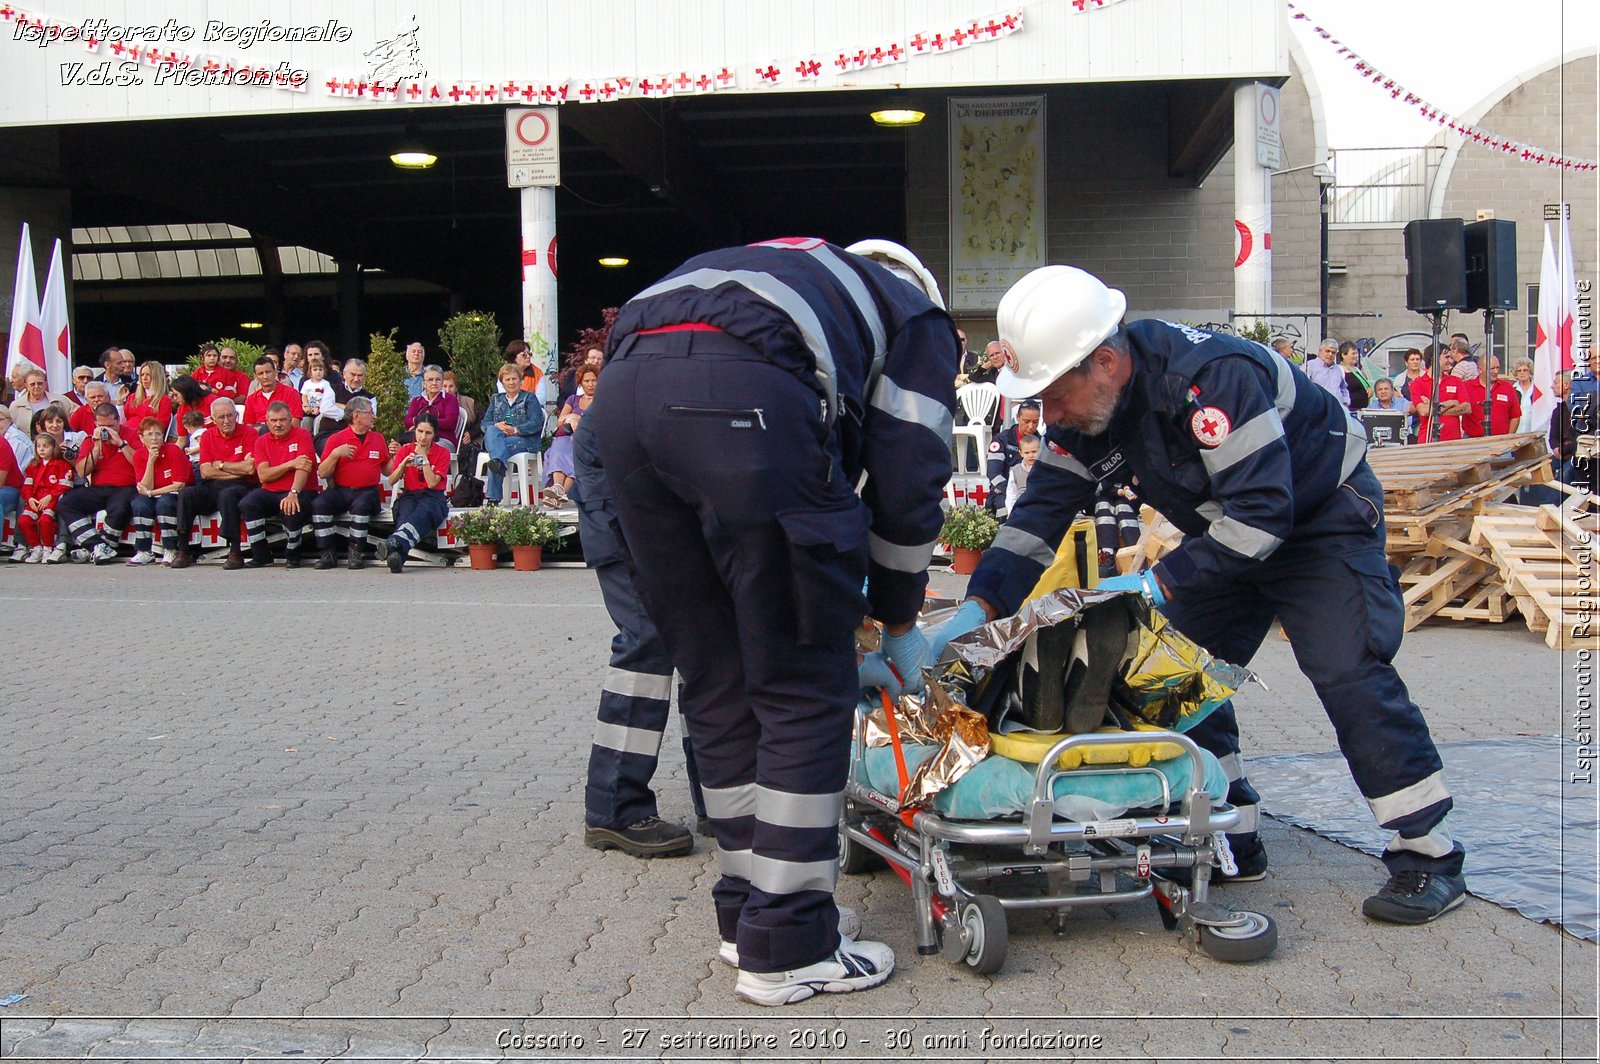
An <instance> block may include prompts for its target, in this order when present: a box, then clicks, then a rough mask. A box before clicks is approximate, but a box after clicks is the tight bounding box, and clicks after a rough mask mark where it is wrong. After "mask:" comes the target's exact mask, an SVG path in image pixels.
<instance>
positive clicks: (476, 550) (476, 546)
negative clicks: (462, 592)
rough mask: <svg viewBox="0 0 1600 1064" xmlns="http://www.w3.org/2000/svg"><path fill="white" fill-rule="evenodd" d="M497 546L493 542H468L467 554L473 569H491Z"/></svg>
mask: <svg viewBox="0 0 1600 1064" xmlns="http://www.w3.org/2000/svg"><path fill="white" fill-rule="evenodd" d="M498 553H499V548H498V547H497V546H496V545H495V544H493V543H468V544H467V555H468V557H470V558H471V559H472V568H474V569H493V568H494V567H495V565H496V558H495V556H496V555H497V554H498Z"/></svg>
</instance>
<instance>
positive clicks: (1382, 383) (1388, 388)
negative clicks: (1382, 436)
mask: <svg viewBox="0 0 1600 1064" xmlns="http://www.w3.org/2000/svg"><path fill="white" fill-rule="evenodd" d="M1367 409H1368V410H1392V411H1394V412H1395V413H1397V414H1409V413H1411V404H1410V403H1408V402H1406V401H1405V400H1404V399H1402V398H1400V397H1399V396H1398V395H1395V394H1394V381H1392V380H1390V379H1389V378H1388V377H1379V378H1378V379H1377V380H1376V381H1374V382H1373V384H1372V402H1371V403H1369V404H1367Z"/></svg>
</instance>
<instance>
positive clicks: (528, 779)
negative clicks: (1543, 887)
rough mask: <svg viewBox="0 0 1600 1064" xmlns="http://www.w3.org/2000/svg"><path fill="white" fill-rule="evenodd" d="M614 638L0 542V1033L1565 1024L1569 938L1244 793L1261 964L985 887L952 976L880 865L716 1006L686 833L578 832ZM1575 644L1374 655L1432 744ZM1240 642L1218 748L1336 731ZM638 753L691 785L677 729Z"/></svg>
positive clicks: (9, 1049)
mask: <svg viewBox="0 0 1600 1064" xmlns="http://www.w3.org/2000/svg"><path fill="white" fill-rule="evenodd" d="M935 583H936V586H938V587H940V588H942V589H943V590H946V591H958V590H959V589H960V586H961V584H960V581H959V579H958V578H953V577H950V576H948V575H946V574H941V575H940V576H939V577H938V578H937V579H936V581H935ZM609 635H610V629H609V626H608V624H607V622H606V618H605V614H604V611H603V609H602V608H601V606H600V599H599V594H598V592H597V590H596V587H595V583H594V580H593V577H592V575H591V574H589V573H587V572H584V571H582V570H571V569H567V570H555V571H550V570H547V571H545V572H541V573H537V574H519V573H513V572H510V571H509V570H504V571H501V572H497V573H494V574H478V573H471V572H466V571H444V570H431V571H420V572H415V573H407V574H406V575H404V576H402V577H392V576H390V575H389V574H388V573H387V572H385V571H381V570H377V571H368V572H364V573H348V572H344V571H335V572H332V573H315V572H312V571H301V572H296V573H289V572H283V571H281V570H274V571H271V572H265V573H255V572H245V573H238V574H228V573H223V572H221V571H220V570H216V569H213V568H202V569H199V570H190V571H188V572H186V573H171V572H162V571H150V570H147V571H128V570H124V569H123V568H122V567H114V568H109V567H108V568H102V569H89V568H85V567H79V566H69V567H56V568H51V569H42V568H39V567H33V566H28V567H20V566H11V567H7V568H6V569H5V570H4V571H0V640H3V645H4V646H5V647H7V648H8V649H9V654H8V660H9V661H11V662H12V663H13V671H12V675H11V678H10V683H8V684H7V686H6V692H5V695H4V697H3V699H0V725H3V736H4V743H3V747H0V749H3V754H0V774H3V775H0V778H3V784H0V997H4V996H5V995H6V994H10V993H23V994H26V995H27V997H26V998H25V999H24V1000H23V1001H21V1002H20V1003H18V1004H15V1005H12V1006H10V1007H8V1008H3V1009H0V1057H4V1058H7V1059H41V1058H47V1057H54V1058H76V1057H80V1056H89V1055H93V1056H95V1057H96V1058H102V1059H123V1060H134V1059H173V1058H189V1059H207V1060H233V1059H247V1058H248V1059H256V1058H262V1057H281V1056H283V1055H286V1054H289V1055H293V1056H297V1057H304V1058H307V1059H333V1058H342V1059H369V1060H372V1059H385V1060H387V1059H397V1060H408V1059H436V1060H444V1059H501V1058H523V1059H571V1060H578V1059H621V1058H625V1057H634V1058H638V1057H644V1058H648V1059H655V1058H658V1057H673V1058H678V1059H687V1058H690V1057H698V1058H700V1059H707V1058H717V1059H731V1058H733V1057H745V1058H749V1059H762V1058H768V1059H773V1058H794V1059H819V1060H842V1059H847V1058H852V1057H856V1058H879V1059H883V1058H890V1059H902V1058H903V1059H930V1060H931V1059H992V1060H1002V1059H1045V1058H1056V1059H1067V1058H1072V1057H1074V1056H1083V1057H1093V1058H1102V1059H1112V1058H1137V1059H1145V1058H1152V1059H1165V1060H1176V1059H1185V1058H1191V1059H1206V1058H1217V1057H1235V1058H1249V1059H1257V1060H1266V1059H1284V1058H1291V1057H1292V1058H1296V1059H1305V1060H1309V1059H1315V1060H1332V1059H1350V1060H1358V1059H1365V1060H1370V1059H1374V1058H1376V1057H1384V1058H1391V1059H1409V1058H1421V1057H1429V1058H1434V1059H1471V1060H1495V1059H1591V1060H1592V1059H1594V1057H1595V1051H1596V1049H1595V1047H1596V1041H1595V1011H1596V978H1595V971H1596V956H1597V953H1596V949H1595V947H1594V946H1593V945H1591V944H1589V943H1585V942H1582V941H1579V940H1577V939H1574V938H1572V937H1571V936H1568V935H1566V934H1564V933H1562V932H1561V931H1559V930H1557V929H1555V928H1552V927H1549V926H1544V925H1539V924H1535V923H1532V922H1531V921H1529V920H1526V919H1524V918H1522V917H1520V916H1518V915H1516V914H1515V913H1511V912H1508V911H1506V910H1502V909H1499V908H1497V907H1495V906H1493V905H1490V904H1487V903H1485V902H1481V901H1478V900H1476V899H1474V900H1471V901H1469V902H1468V903H1467V905H1466V906H1465V907H1464V908H1463V909H1462V910H1460V911H1459V912H1457V913H1455V914H1453V915H1451V916H1450V917H1449V918H1448V919H1446V920H1444V921H1441V922H1440V923H1438V924H1435V925H1432V926H1429V927H1425V928H1394V927H1384V926H1377V925H1373V924H1370V923H1368V922H1366V921H1365V920H1364V919H1363V918H1362V917H1361V915H1360V903H1361V899H1362V898H1363V897H1364V896H1365V895H1366V894H1367V893H1369V892H1370V891H1371V890H1372V889H1373V888H1375V887H1376V886H1377V885H1378V884H1379V883H1380V882H1381V879H1382V874H1381V871H1380V868H1379V865H1378V863H1377V862H1376V861H1374V860H1373V859H1371V858H1369V857H1366V856H1364V855H1362V854H1360V853H1356V852H1354V851H1352V850H1348V849H1345V848H1343V847H1340V846H1338V845H1336V844H1333V843H1331V842H1328V841H1325V840H1323V839H1320V838H1317V837H1316V836H1313V835H1311V834H1308V833H1305V832H1301V831H1298V830H1295V829H1290V828H1287V827H1284V826H1281V825H1278V824H1276V823H1273V822H1269V823H1268V825H1267V827H1266V829H1265V830H1266V838H1267V842H1268V845H1269V847H1270V850H1271V853H1272V861H1273V866H1272V874H1271V876H1270V877H1269V878H1268V879H1267V880H1265V881H1264V882H1261V883H1256V884H1247V885H1239V886H1233V887H1229V888H1227V890H1226V895H1225V900H1228V901H1231V902H1233V903H1235V904H1238V905H1244V906H1248V907H1251V908H1256V909H1259V910H1261V911H1263V912H1266V913H1269V914H1270V915H1272V916H1273V917H1274V919H1276V920H1277V922H1278V924H1279V927H1280V929H1281V945H1280V947H1279V949H1278V952H1277V954H1276V955H1275V956H1274V957H1273V958H1272V959H1271V960H1269V961H1267V962H1264V963H1261V964H1256V965H1247V966H1229V965H1224V964H1218V963H1216V962H1214V961H1211V960H1209V959H1207V958H1206V957H1204V956H1202V955H1197V954H1194V953H1192V952H1190V950H1189V949H1188V948H1187V947H1186V946H1185V945H1184V944H1183V943H1182V942H1181V941H1179V940H1178V939H1177V938H1176V937H1175V936H1173V935H1171V934H1168V933H1167V932H1165V931H1164V930H1163V929H1162V927H1161V924H1160V922H1159V920H1158V919H1157V916H1156V913H1155V911H1154V907H1153V906H1150V905H1144V906H1135V907H1130V908H1121V909H1092V910H1089V911H1086V912H1083V913H1080V914H1079V915H1077V916H1075V917H1074V918H1073V920H1072V922H1071V924H1070V930H1069V933H1067V934H1066V935H1063V936H1057V935H1056V934H1054V933H1053V932H1052V930H1051V929H1050V927H1049V926H1048V925H1047V923H1046V921H1045V918H1044V917H1043V916H1036V915H1028V914H1020V915H1017V916H1016V917H1015V918H1014V919H1013V920H1012V922H1011V929H1012V930H1011V934H1012V942H1011V950H1010V953H1009V955H1008V958H1007V962H1006V966H1005V968H1004V969H1003V970H1002V971H1001V972H1000V973H999V974H998V975H996V976H994V977H992V978H981V977H976V976H973V975H972V974H970V972H969V971H968V970H967V969H964V968H955V967H953V966H951V965H950V964H948V963H947V962H945V961H944V960H943V959H941V958H939V957H918V956H917V955H916V952H915V948H914V945H913V941H912V930H911V929H912V917H911V911H910V905H909V900H908V896H907V893H906V891H905V890H904V889H903V887H902V886H901V885H900V883H899V881H898V880H897V879H896V878H894V877H893V876H892V875H890V874H889V873H879V874H877V875H876V876H873V877H870V878H847V879H845V881H844V882H843V884H842V886H841V888H840V897H841V900H842V901H844V902H845V903H847V904H850V905H854V906H856V907H857V908H859V909H860V910H861V911H862V913H863V915H864V918H865V920H866V925H867V929H868V931H869V932H870V933H871V935H872V936H873V937H876V938H880V939H882V940H883V941H886V942H888V943H889V944H890V945H892V946H893V947H894V948H895V951H896V954H897V957H898V967H897V969H896V972H895V975H894V977H893V979H891V980H890V982H889V983H888V984H887V985H885V986H883V987H881V988H879V989H877V990H874V991H872V992H870V993H866V994H859V995H847V996H829V997H827V998H825V999H814V1000H813V1001H810V1002H807V1003H805V1004H803V1005H800V1006H796V1007H793V1008H790V1009H785V1010H779V1011H773V1010H758V1009H755V1008H752V1007H748V1006H745V1005H744V1004H742V1003H741V1002H739V1001H738V1000H737V999H735V998H734V997H733V994H732V986H733V975H732V973H731V972H729V971H728V970H726V969H725V968H723V966H722V965H721V964H719V963H718V962H716V960H715V959H714V952H715V947H716V931H715V927H714V923H713V920H712V915H711V904H710V888H711V885H712V883H713V882H714V880H715V870H714V868H713V866H712V862H711V860H710V858H709V857H708V855H707V853H706V851H705V847H704V846H702V847H701V849H700V850H699V851H697V852H696V853H695V855H693V856H692V857H689V858H685V859H679V860H670V861H658V862H653V863H643V862H639V861H635V860H633V859H631V858H629V857H626V856H624V855H621V854H619V853H615V852H612V853H605V854H601V853H597V852H595V851H591V850H588V849H585V848H584V847H583V845H582V841H581V826H582V788H583V773H584V767H585V761H586V756H587V747H588V741H589V736H590V732H591V722H592V719H593V711H594V690H595V686H596V676H597V670H598V668H599V667H600V666H601V665H602V663H603V662H604V660H605V655H606V648H607V642H608V639H609ZM20 663H26V664H20ZM1572 664H1573V661H1572V659H1571V657H1570V656H1568V657H1567V658H1563V657H1562V656H1561V655H1559V654H1557V653H1555V652H1554V651H1551V650H1548V649H1546V648H1545V647H1544V645H1543V644H1542V643H1541V642H1540V640H1539V638H1538V637H1536V636H1534V635H1532V634H1530V633H1528V632H1527V631H1525V630H1524V629H1522V628H1521V627H1520V625H1518V624H1515V623H1513V624H1509V625H1505V626H1501V627H1498V628H1490V627H1447V628H1428V629H1424V630H1422V631H1419V632H1416V633H1413V634H1412V635H1411V636H1409V637H1408V638H1407V641H1406V646H1405V649H1404V650H1403V652H1402V656H1401V665H1402V668H1403V671H1404V673H1405V675H1406V677H1407V679H1408V681H1409V682H1410V684H1411V686H1412V689H1413V692H1414V693H1415V696H1416V697H1417V700H1418V701H1419V702H1420V703H1421V704H1422V705H1423V706H1424V707H1425V708H1426V710H1427V711H1428V714H1429V717H1430V720H1431V723H1432V727H1433V729H1434V732H1435V734H1436V735H1437V737H1438V738H1439V739H1441V740H1451V739H1468V738H1489V737H1494V736H1502V735H1512V734H1566V735H1570V734H1571V731H1570V727H1569V725H1570V721H1568V720H1567V719H1565V717H1564V714H1566V713H1570V712H1571V710H1572V708H1573V706H1574V704H1575V698H1576V692H1575V689H1574V684H1575V681H1574V679H1573V671H1572V669H1571V668H1570V666H1571V665H1572ZM1256 667H1257V668H1258V670H1259V671H1260V672H1261V673H1262V674H1263V675H1264V677H1265V678H1266V680H1267V682H1268V684H1269V685H1270V687H1271V691H1270V692H1262V691H1259V690H1253V691H1251V692H1249V693H1248V694H1246V695H1245V696H1244V697H1243V698H1242V699H1241V703H1240V711H1241V716H1242V719H1243V722H1244V730H1245V737H1246V745H1247V750H1250V751H1253V752H1260V753H1269V752H1270V753H1278V752H1292V751H1311V750H1326V749H1331V748H1332V747H1333V745H1334V744H1333V736H1332V731H1331V728H1330V727H1329V725H1328V723H1327V720H1326V718H1325V717H1324V716H1323V713H1322V711H1321V708H1320V706H1319V705H1318V703H1317V702H1316V700H1315V697H1314V696H1313V695H1312V693H1311V691H1310V688H1309V686H1308V685H1307V684H1306V683H1305V682H1304V680H1303V679H1302V678H1301V677H1300V675H1299V673H1298V672H1297V670H1296V669H1295V668H1294V665H1293V660H1292V656H1291V654H1290V651H1289V648H1288V645H1287V644H1286V643H1284V642H1282V641H1281V640H1280V639H1279V638H1278V637H1277V636H1276V635H1274V636H1272V637H1271V638H1270V639H1269V640H1268V642H1267V645H1266V646H1265V648H1264V649H1263V651H1262V654H1261V655H1260V657H1259V658H1258V659H1257V662H1256ZM666 749H667V753H666V758H665V761H664V764H663V771H662V778H661V780H660V782H661V791H662V804H663V811H664V813H665V814H666V815H668V816H670V817H673V818H677V819H685V818H687V817H688V815H689V803H688V798H687V792H686V789H685V783H684V776H683V765H682V756H681V754H680V753H678V752H677V745H676V725H674V731H673V735H672V736H671V737H669V741H668V744H667V748H666ZM1268 797H1269V800H1270V795H1269V796H1268ZM1513 829H1514V826H1513ZM986 1032H987V1033H986ZM580 1039H581V1042H580V1041H579V1040H580ZM602 1039H603V1040H604V1041H601V1040H602ZM769 1040H770V1042H769Z"/></svg>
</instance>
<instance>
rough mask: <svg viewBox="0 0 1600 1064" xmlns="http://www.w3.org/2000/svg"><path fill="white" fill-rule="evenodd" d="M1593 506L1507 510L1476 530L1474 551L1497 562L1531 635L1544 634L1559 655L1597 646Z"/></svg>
mask: <svg viewBox="0 0 1600 1064" xmlns="http://www.w3.org/2000/svg"><path fill="white" fill-rule="evenodd" d="M1593 501H1594V500H1593V499H1592V498H1589V497H1586V496H1573V497H1572V498H1569V499H1568V500H1567V501H1566V502H1565V503H1564V504H1563V505H1561V506H1541V507H1539V508H1538V509H1533V508H1531V507H1523V506H1518V507H1506V508H1503V509H1500V510H1497V511H1491V512H1486V513H1483V514H1480V515H1479V516H1478V517H1477V518H1476V519H1475V520H1474V521H1473V524H1472V544H1473V546H1475V547H1477V548H1479V549H1481V550H1482V551H1484V552H1485V553H1487V554H1488V555H1489V556H1490V558H1491V559H1492V560H1493V562H1494V564H1495V567H1496V573H1497V576H1498V578H1499V581H1500V582H1501V584H1502V586H1503V587H1504V588H1505V590H1506V593H1507V594H1509V595H1510V596H1511V597H1512V598H1513V599H1514V600H1515V602H1516V606H1517V610H1518V611H1519V612H1520V613H1521V614H1522V616H1523V619H1524V620H1526V621H1527V623H1528V628H1529V630H1531V631H1534V632H1542V633H1544V641H1545V642H1546V643H1547V644H1548V645H1550V646H1552V647H1555V648H1556V649H1557V650H1571V649H1576V648H1578V647H1590V648H1592V647H1594V646H1595V645H1596V625H1595V621H1596V617H1595V613H1596V612H1597V607H1600V583H1597V581H1596V572H1595V543H1596V540H1597V539H1600V512H1597V511H1594V510H1591V509H1588V506H1589V504H1591V503H1592V502H1593Z"/></svg>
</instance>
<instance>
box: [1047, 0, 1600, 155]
mask: <svg viewBox="0 0 1600 1064" xmlns="http://www.w3.org/2000/svg"><path fill="white" fill-rule="evenodd" d="M1074 4H1076V0H1074ZM1289 12H1290V15H1289V17H1290V18H1292V19H1294V20H1295V21H1297V22H1306V23H1310V21H1311V16H1310V15H1307V14H1306V13H1305V12H1304V11H1301V10H1299V9H1298V8H1296V7H1295V6H1294V4H1292V3H1291V4H1289ZM1311 31H1312V33H1314V34H1315V35H1316V36H1317V37H1318V38H1319V39H1321V40H1323V41H1325V42H1326V43H1327V44H1328V46H1329V47H1330V48H1333V49H1335V54H1336V55H1338V56H1339V57H1340V58H1342V59H1344V60H1345V61H1346V62H1347V63H1350V64H1351V69H1352V70H1354V71H1355V73H1356V75H1357V76H1358V77H1361V78H1363V79H1365V80H1367V81H1370V82H1372V83H1373V84H1374V85H1375V86H1377V87H1378V88H1379V89H1380V90H1382V91H1384V92H1387V93H1388V94H1389V98H1390V99H1392V100H1396V101H1398V102H1400V103H1402V104H1404V105H1405V106H1407V107H1413V108H1415V109H1416V111H1417V113H1418V114H1419V115H1421V116H1422V117H1423V118H1424V119H1426V120H1428V121H1430V122H1434V123H1436V124H1438V125H1439V126H1442V127H1443V128H1445V129H1448V130H1449V131H1450V132H1452V133H1454V134H1456V135H1457V136H1459V137H1461V138H1462V139H1464V140H1471V141H1472V142H1473V143H1474V144H1481V145H1483V146H1484V147H1486V148H1488V149H1490V150H1491V151H1499V152H1501V153H1502V154H1504V155H1510V156H1513V157H1515V158H1520V159H1521V160H1522V161H1523V162H1529V163H1538V164H1540V165H1541V166H1558V167H1560V168H1561V169H1563V170H1573V171H1590V170H1596V169H1600V162H1596V160H1594V159H1578V158H1574V157H1572V156H1570V155H1562V154H1560V153H1558V152H1553V151H1546V150H1545V149H1543V148H1538V147H1534V146H1533V145H1531V144H1524V143H1522V142H1521V141H1518V140H1512V139H1511V138H1510V137H1500V136H1496V135H1495V134H1494V133H1491V132H1490V131H1489V130H1486V129H1483V128H1481V127H1479V126H1475V125H1473V124H1472V123H1471V122H1467V121H1464V120H1463V119H1460V118H1457V117H1456V116H1455V115H1452V114H1451V113H1450V112H1448V111H1445V110H1443V109H1442V108H1439V107H1435V106H1434V105H1433V104H1431V103H1429V102H1428V101H1427V100H1424V99H1423V98H1422V97H1421V96H1418V95H1417V94H1416V93H1414V92H1411V91H1409V90H1408V89H1407V88H1406V87H1405V86H1404V85H1401V84H1400V83H1399V82H1397V81H1396V80H1395V79H1394V78H1392V77H1390V76H1389V75H1388V74H1385V73H1384V72H1383V71H1381V70H1379V69H1378V68H1377V67H1375V66H1373V65H1372V64H1371V63H1369V62H1367V61H1366V60H1365V59H1363V58H1362V57H1361V56H1360V55H1359V54H1357V52H1356V51H1355V50H1354V49H1353V48H1351V47H1350V46H1349V45H1347V44H1344V43H1343V42H1341V41H1340V40H1339V39H1338V38H1337V37H1335V36H1334V35H1333V34H1331V33H1329V32H1328V31H1327V30H1325V29H1323V28H1322V27H1321V26H1317V25H1311Z"/></svg>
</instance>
